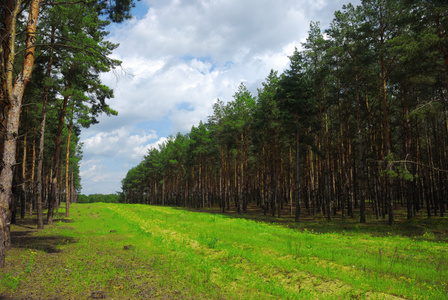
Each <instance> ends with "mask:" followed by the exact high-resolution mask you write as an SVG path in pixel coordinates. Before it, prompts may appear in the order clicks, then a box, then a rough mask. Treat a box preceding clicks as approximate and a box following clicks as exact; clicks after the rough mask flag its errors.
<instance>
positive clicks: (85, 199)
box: [77, 194, 120, 203]
mask: <svg viewBox="0 0 448 300" xmlns="http://www.w3.org/2000/svg"><path fill="white" fill-rule="evenodd" d="M77 202H78V203H95V202H102V203H119V202H120V195H119V194H107V195H104V194H90V195H88V196H86V195H83V194H80V195H78V200H77Z"/></svg>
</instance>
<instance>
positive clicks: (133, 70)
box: [80, 0, 359, 195]
mask: <svg viewBox="0 0 448 300" xmlns="http://www.w3.org/2000/svg"><path fill="white" fill-rule="evenodd" d="M349 2H350V1H346V0H333V1H331V0H328V1H327V0H141V1H140V2H138V3H137V5H136V7H135V8H134V9H133V10H132V14H133V15H134V17H133V18H132V19H131V20H128V21H125V22H124V23H122V24H112V25H110V26H109V28H108V30H109V31H110V35H109V37H108V40H109V41H111V42H113V43H119V44H120V46H119V47H118V48H117V49H116V50H114V52H113V55H112V57H113V58H116V59H119V60H121V61H122V66H121V68H118V69H116V70H114V71H112V72H109V73H107V74H103V75H102V81H103V83H104V84H106V85H108V86H109V87H111V88H112V89H113V90H114V95H115V97H114V98H113V99H110V100H109V102H108V103H109V105H110V107H111V108H112V109H115V110H117V111H118V116H110V117H108V116H105V115H104V116H100V117H99V119H98V120H99V121H100V123H99V124H95V125H94V126H91V127H90V128H88V129H83V131H82V133H81V142H82V143H83V147H82V151H83V159H82V161H81V166H80V175H81V185H82V191H81V193H82V194H86V195H88V194H95V193H98V194H111V193H115V192H119V191H121V180H122V179H123V178H124V177H125V176H126V173H127V171H128V170H129V169H130V168H132V167H134V166H136V165H138V164H139V163H140V162H141V161H142V159H143V157H144V155H146V154H147V152H148V149H150V148H152V147H157V146H158V145H159V144H161V143H163V142H164V141H166V139H167V138H168V137H169V135H176V133H177V132H181V133H182V134H185V133H187V132H189V131H190V130H191V127H192V126H193V125H194V126H196V125H198V124H199V122H200V121H201V120H202V121H203V122H206V121H207V119H208V116H210V115H212V114H213V109H212V106H213V104H214V103H215V102H216V100H217V99H220V100H222V101H224V102H227V101H231V100H233V97H232V96H233V95H234V94H235V92H236V91H237V88H238V86H239V85H240V84H241V83H244V84H245V86H246V87H247V88H248V89H249V90H250V91H251V92H252V94H253V95H254V96H256V94H257V88H260V87H261V84H262V82H264V80H265V79H266V77H267V76H268V74H269V72H270V70H276V71H278V72H279V74H280V73H282V72H283V71H284V70H285V69H286V68H288V66H289V59H288V56H290V55H292V54H293V52H294V49H295V47H297V48H298V49H300V48H301V43H302V42H305V41H306V38H307V36H308V30H309V25H310V22H311V21H315V22H316V21H318V22H320V25H321V28H322V29H325V28H327V27H328V26H329V24H330V22H331V21H332V20H333V16H334V12H335V11H336V10H341V9H342V6H343V5H344V4H348V3H349ZM351 2H352V3H353V4H358V3H359V1H351Z"/></svg>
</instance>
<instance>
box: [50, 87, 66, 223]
mask: <svg viewBox="0 0 448 300" xmlns="http://www.w3.org/2000/svg"><path fill="white" fill-rule="evenodd" d="M67 89H68V87H67ZM69 98H70V96H68V95H67V96H65V97H64V100H63V101H64V102H63V104H62V110H61V114H60V116H59V125H58V131H57V133H56V143H55V144H56V148H55V151H54V157H53V169H52V175H51V182H50V185H51V188H50V198H49V199H48V213H47V221H48V224H53V218H54V208H55V205H56V204H57V203H56V202H57V201H58V195H59V191H58V175H59V165H60V164H59V156H60V152H61V137H62V129H63V127H64V119H65V115H66V113H67V103H68V100H69Z"/></svg>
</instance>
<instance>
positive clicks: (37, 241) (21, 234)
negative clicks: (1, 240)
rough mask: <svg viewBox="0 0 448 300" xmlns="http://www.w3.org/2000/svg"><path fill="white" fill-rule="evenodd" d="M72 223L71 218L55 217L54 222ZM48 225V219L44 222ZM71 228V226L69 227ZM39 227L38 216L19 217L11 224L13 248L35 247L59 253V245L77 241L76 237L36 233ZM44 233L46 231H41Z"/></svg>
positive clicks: (35, 248) (45, 226) (34, 248)
mask: <svg viewBox="0 0 448 300" xmlns="http://www.w3.org/2000/svg"><path fill="white" fill-rule="evenodd" d="M60 222H62V223H72V222H73V221H72V220H69V219H62V218H61V219H55V220H54V223H55V224H56V223H60ZM47 226H51V225H48V224H47V222H46V220H45V222H44V228H47ZM67 228H70V227H67ZM37 232H38V229H37V219H36V218H25V219H18V220H17V222H16V224H11V247H12V248H23V249H33V250H38V251H44V252H47V253H59V252H61V250H60V249H58V246H59V245H65V244H72V243H76V242H77V241H76V239H74V238H73V237H66V236H62V235H57V236H48V235H36V233H37ZM41 232H42V233H44V232H45V230H44V231H41Z"/></svg>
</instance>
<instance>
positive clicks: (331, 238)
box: [0, 204, 448, 299]
mask: <svg viewBox="0 0 448 300" xmlns="http://www.w3.org/2000/svg"><path fill="white" fill-rule="evenodd" d="M442 221H444V222H445V224H446V220H442ZM425 222H426V221H425ZM307 224H308V227H307V228H306V229H305V227H302V228H300V230H298V229H297V228H287V227H285V226H283V225H278V224H269V223H266V222H257V221H252V220H246V219H236V218H230V217H227V216H223V215H216V214H208V213H196V212H190V211H186V210H180V209H175V208H168V207H154V206H146V205H121V204H83V205H82V204H77V205H74V206H73V208H72V218H71V219H69V220H60V221H58V222H56V224H55V225H54V226H52V227H48V228H47V229H45V230H44V231H41V232H32V230H31V229H29V228H27V227H23V226H22V227H20V226H15V227H14V228H13V231H14V232H15V233H14V240H13V242H14V244H15V247H14V248H13V249H12V250H10V251H9V252H8V257H7V264H8V266H7V268H6V269H5V270H4V273H3V274H1V275H0V295H4V296H13V297H18V298H20V297H30V298H45V299H47V298H55V297H64V298H67V299H68V298H70V299H86V298H89V297H97V296H98V297H99V296H102V295H104V296H107V297H108V298H109V299H138V298H141V299H145V298H146V299H147V298H164V299H165V298H169V299H172V298H181V299H185V298H187V299H188V298H195V299H196V298H202V299H210V298H213V299H221V298H223V299H280V298H284V299H347V298H354V299H400V298H406V299H443V298H445V297H446V295H447V294H448V249H447V247H446V239H441V238H440V237H439V236H437V235H434V233H432V235H431V232H433V231H431V230H429V229H428V228H430V227H431V224H428V223H425V225H424V226H425V229H428V230H425V233H424V234H422V235H418V236H412V235H409V236H402V235H394V234H391V233H390V232H389V233H388V234H386V232H385V233H384V234H382V235H378V233H374V234H373V236H372V234H371V233H369V232H367V230H365V228H363V227H359V228H357V229H356V228H351V227H353V226H352V225H351V224H350V225H349V226H348V227H349V228H345V229H344V228H342V230H337V231H333V232H332V231H331V230H329V228H332V226H333V225H332V224H330V223H327V226H326V227H325V225H324V223H321V222H317V223H307ZM408 225H409V224H408ZM313 226H314V227H315V228H316V229H317V228H320V229H321V230H320V232H317V230H314V229H309V228H313ZM409 226H411V227H412V226H416V227H418V228H420V226H422V225H421V224H420V223H419V224H411V225H409ZM434 226H436V227H437V228H439V227H440V225H439V224H438V223H437V224H435V225H434ZM346 227H347V226H346ZM325 228H326V229H327V230H324V229H325ZM350 228H351V229H350ZM389 230H391V229H390V228H389ZM436 232H437V230H436ZM126 249H127V250H126Z"/></svg>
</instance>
